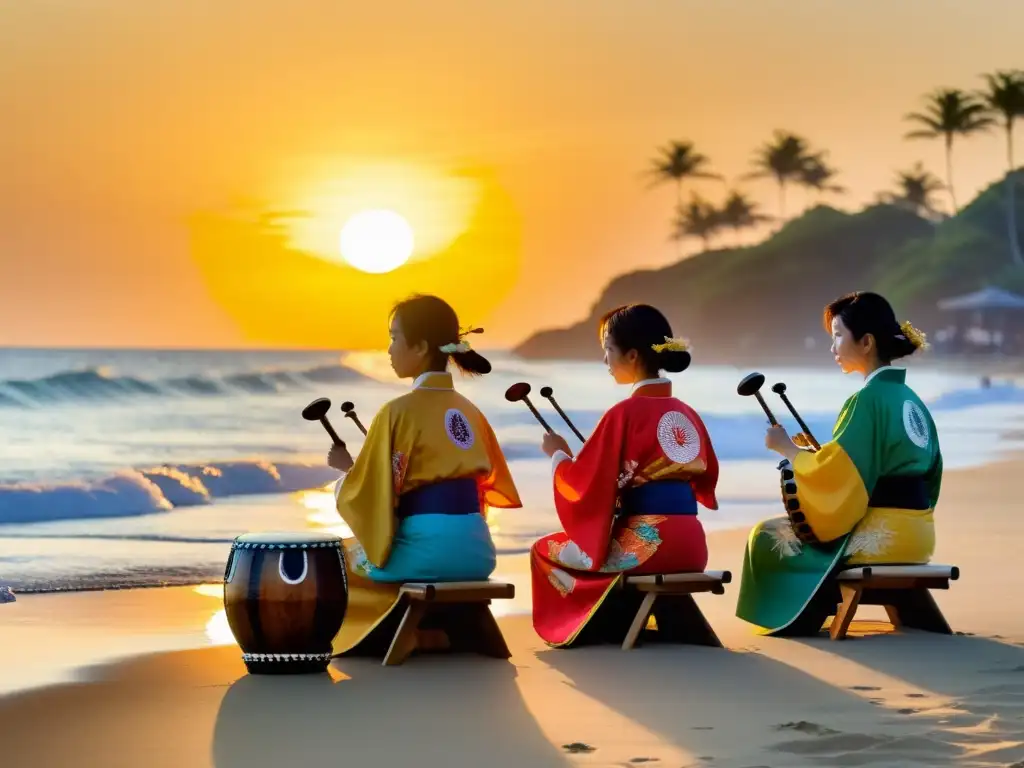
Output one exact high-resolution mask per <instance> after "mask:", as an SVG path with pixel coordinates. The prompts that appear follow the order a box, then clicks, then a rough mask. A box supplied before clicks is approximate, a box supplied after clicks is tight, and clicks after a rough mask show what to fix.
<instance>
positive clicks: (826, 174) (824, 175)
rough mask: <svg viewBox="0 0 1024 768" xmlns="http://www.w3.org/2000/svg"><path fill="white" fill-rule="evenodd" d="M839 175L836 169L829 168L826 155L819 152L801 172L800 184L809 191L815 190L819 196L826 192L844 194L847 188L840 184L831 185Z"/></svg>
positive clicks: (806, 163)
mask: <svg viewBox="0 0 1024 768" xmlns="http://www.w3.org/2000/svg"><path fill="white" fill-rule="evenodd" d="M838 173H839V171H837V170H836V169H835V168H831V167H829V165H828V163H826V162H825V153H824V152H819V153H818V154H816V155H811V156H810V157H808V158H807V160H806V162H805V163H804V167H803V169H802V170H801V171H800V177H799V179H798V181H799V183H800V184H802V185H803V186H805V187H807V188H808V189H813V190H814V191H816V192H817V193H818V194H819V195H820V194H824V193H825V192H833V193H835V194H842V193H843V192H845V191H846V188H845V187H843V186H840V185H839V184H834V183H831V182H832V179H833V178H835V176H836V175H837V174H838Z"/></svg>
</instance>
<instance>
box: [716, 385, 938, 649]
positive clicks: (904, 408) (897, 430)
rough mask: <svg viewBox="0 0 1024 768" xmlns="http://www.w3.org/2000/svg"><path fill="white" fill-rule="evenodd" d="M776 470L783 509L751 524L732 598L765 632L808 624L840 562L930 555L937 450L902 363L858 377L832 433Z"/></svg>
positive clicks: (828, 600)
mask: <svg viewBox="0 0 1024 768" xmlns="http://www.w3.org/2000/svg"><path fill="white" fill-rule="evenodd" d="M779 470H780V472H781V474H782V478H781V484H782V498H783V502H784V504H785V509H786V517H781V518H774V519H771V520H766V521H764V522H762V523H759V524H758V525H757V526H755V527H754V529H753V531H751V533H750V537H749V539H748V541H747V547H746V552H745V553H744V558H743V574H742V580H741V582H740V591H739V599H738V601H737V606H736V615H737V616H739V618H741V619H743V620H744V621H748V622H750V623H751V624H755V625H757V626H758V627H760V628H761V630H762V631H763V632H764V633H765V634H773V633H774V634H813V633H817V632H818V631H819V630H820V629H821V626H822V624H823V623H824V620H825V618H827V616H828V615H830V613H832V612H834V609H835V603H836V602H838V597H837V590H836V587H835V583H834V582H833V581H830V579H829V577H830V576H831V575H832V574H834V573H835V571H836V570H837V569H839V568H841V567H845V566H853V565H859V564H867V563H888V564H910V563H915V564H916V563H927V562H928V561H929V559H930V558H931V556H932V553H933V552H934V549H935V529H934V524H933V512H934V508H935V504H936V502H937V501H938V498H939V486H940V484H941V481H942V453H941V452H940V450H939V440H938V435H937V434H936V431H935V423H934V422H933V421H932V417H931V414H930V413H929V412H928V409H927V408H926V407H925V405H924V403H923V402H922V401H921V399H920V398H919V397H918V396H917V395H916V394H915V393H914V391H913V390H912V389H911V388H910V387H908V386H907V384H906V371H905V370H904V369H902V368H893V367H891V366H886V367H884V368H880V369H878V370H877V371H875V372H874V373H872V374H871V375H870V376H868V378H867V380H866V381H865V382H864V386H863V388H862V389H861V390H860V391H859V392H857V393H856V394H854V395H853V396H852V397H850V398H849V399H848V400H847V401H846V404H845V405H844V406H843V410H842V412H841V413H840V414H839V419H838V421H837V422H836V425H835V428H834V429H833V432H832V440H831V441H830V442H828V443H826V444H824V445H822V446H821V450H820V451H816V452H812V451H801V453H800V455H799V456H797V457H796V458H795V459H794V460H793V462H790V461H789V460H788V459H786V460H783V461H782V463H781V464H779Z"/></svg>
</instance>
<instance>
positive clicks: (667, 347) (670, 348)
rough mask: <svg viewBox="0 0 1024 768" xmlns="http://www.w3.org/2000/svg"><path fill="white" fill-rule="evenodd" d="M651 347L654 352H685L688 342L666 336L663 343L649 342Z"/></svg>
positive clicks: (688, 347) (687, 348)
mask: <svg viewBox="0 0 1024 768" xmlns="http://www.w3.org/2000/svg"><path fill="white" fill-rule="evenodd" d="M651 349H653V350H654V351H655V352H686V351H688V350H689V349H690V342H688V341H687V340H686V339H673V338H670V337H668V336H666V337H665V343H664V344H651Z"/></svg>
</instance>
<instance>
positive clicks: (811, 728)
mask: <svg viewBox="0 0 1024 768" xmlns="http://www.w3.org/2000/svg"><path fill="white" fill-rule="evenodd" d="M775 730H777V731H798V732H800V733H806V734H809V735H811V736H834V735H836V734H838V733H839V731H834V730H832V729H831V728H826V727H825V726H824V725H820V724H818V723H809V722H807V721H806V720H798V721H797V722H795V723H782V724H781V725H776V726H775Z"/></svg>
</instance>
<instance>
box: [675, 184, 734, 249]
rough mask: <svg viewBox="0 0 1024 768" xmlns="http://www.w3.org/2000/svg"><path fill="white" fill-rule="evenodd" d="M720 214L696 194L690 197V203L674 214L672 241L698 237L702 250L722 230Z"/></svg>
mask: <svg viewBox="0 0 1024 768" xmlns="http://www.w3.org/2000/svg"><path fill="white" fill-rule="evenodd" d="M722 224H723V221H722V212H721V211H719V210H718V209H717V208H715V206H713V205H712V204H711V203H709V202H708V201H707V200H705V199H704V198H702V197H701V196H700V195H698V194H696V193H692V194H691V195H690V202H688V203H687V204H685V205H680V206H679V209H678V210H677V212H676V220H675V227H674V231H673V234H672V237H673V239H674V240H684V239H685V238H687V237H699V238H700V239H701V242H703V243H704V250H705V251H706V250H708V248H709V247H710V245H711V238H712V237H713V236H714V235H715V234H716V233H717V232H718V230H720V229H721V228H722Z"/></svg>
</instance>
